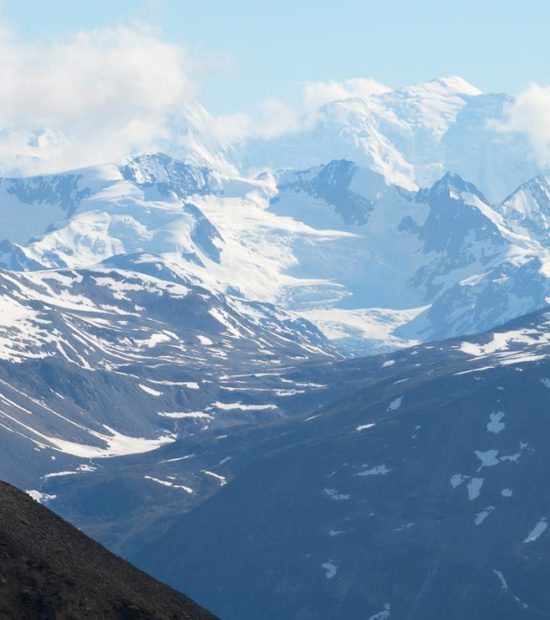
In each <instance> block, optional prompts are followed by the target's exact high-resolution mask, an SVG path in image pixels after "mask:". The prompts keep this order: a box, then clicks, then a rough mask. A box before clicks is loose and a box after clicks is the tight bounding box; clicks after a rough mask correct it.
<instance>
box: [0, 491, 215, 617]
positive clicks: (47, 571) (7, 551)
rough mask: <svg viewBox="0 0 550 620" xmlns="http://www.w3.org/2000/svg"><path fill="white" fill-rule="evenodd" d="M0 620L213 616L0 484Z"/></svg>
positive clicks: (17, 492) (35, 503)
mask: <svg viewBox="0 0 550 620" xmlns="http://www.w3.org/2000/svg"><path fill="white" fill-rule="evenodd" d="M0 618H5V619H6V620H12V619H13V618H25V619H28V620H33V619H36V620H39V619H40V620H44V619H45V618H60V619H63V620H72V619H74V620H77V619H81V618H82V619H84V618H89V619H90V620H92V619H97V618H106V619H107V618H112V619H113V620H114V619H120V620H122V619H125V620H129V619H135V620H138V619H139V620H146V619H147V620H203V619H204V620H207V619H209V618H212V619H213V618H214V616H213V615H212V614H210V613H209V612H207V611H206V610H204V609H202V608H201V607H199V606H198V605H197V604H196V603H194V602H193V601H192V600H190V599H189V598H187V597H186V596H184V595H183V594H179V593H178V592H175V591H174V590H172V589H170V588H168V587H167V586H165V585H163V584H161V583H159V582H158V581H155V580H154V579H152V578H151V577H149V576H147V575H145V574H144V573H142V572H141V571H139V570H137V569H136V568H134V567H133V566H131V565H130V564H128V563H127V562H125V561H123V560H121V559H119V558H117V557H116V556H114V555H112V554H111V553H109V552H108V551H107V550H106V549H104V548H103V547H101V546H100V545H98V544H97V543H95V542H94V541H92V540H90V539H89V538H87V537H86V536H85V535H84V534H82V533H81V532H79V531H78V530H77V529H75V528H74V527H73V526H71V525H69V524H68V523H66V522H65V521H63V520H62V519H60V518H59V517H57V516H56V515H54V514H53V513H51V512H50V511H49V510H47V509H46V508H43V507H42V506H40V505H39V504H38V503H37V502H35V501H34V500H33V499H31V498H30V497H28V496H27V495H25V494H24V493H23V492H21V491H19V490H17V489H16V488H14V487H12V486H10V485H7V484H5V483H3V482H0Z"/></svg>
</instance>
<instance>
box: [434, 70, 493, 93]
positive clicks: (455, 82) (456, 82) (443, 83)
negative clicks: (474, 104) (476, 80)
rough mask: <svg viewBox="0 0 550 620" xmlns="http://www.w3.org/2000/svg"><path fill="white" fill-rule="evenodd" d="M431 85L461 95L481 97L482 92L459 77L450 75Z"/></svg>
mask: <svg viewBox="0 0 550 620" xmlns="http://www.w3.org/2000/svg"><path fill="white" fill-rule="evenodd" d="M429 84H433V85H436V86H439V87H443V88H445V89H446V90H450V91H454V92H455V93H457V94H461V95H472V96H476V95H481V90H479V88H477V87H476V86H474V85H473V84H470V83H469V82H467V81H466V80H465V79H464V78H462V77H460V76H458V75H449V76H446V77H439V78H434V79H433V80H430V82H429Z"/></svg>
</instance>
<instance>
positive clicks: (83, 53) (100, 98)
mask: <svg viewBox="0 0 550 620" xmlns="http://www.w3.org/2000/svg"><path fill="white" fill-rule="evenodd" d="M0 57H1V58H2V63H1V64H0V84H1V85H2V87H1V88H0V165H2V166H3V167H4V169H6V168H20V169H23V171H25V172H41V171H50V170H55V169H63V168H66V167H77V166H82V165H88V164H95V163H98V162H102V161H113V160H116V159H120V158H123V157H125V156H126V155H128V154H129V153H131V152H135V151H142V150H151V149H154V148H155V147H156V146H157V145H158V143H159V142H160V141H163V140H167V139H170V138H171V133H172V131H173V127H174V126H175V124H177V119H178V118H179V117H180V116H184V115H183V114H182V111H183V110H185V111H186V112H187V114H186V115H185V116H189V112H191V116H193V115H194V116H195V117H199V118H194V119H193V120H196V121H197V122H203V121H204V119H201V118H200V115H201V110H200V108H199V107H198V106H196V105H195V104H194V102H193V97H194V90H195V89H194V82H193V75H194V71H193V70H194V67H193V64H192V63H191V61H190V60H189V58H188V57H187V55H186V54H185V51H184V50H183V48H182V47H181V46H179V45H174V44H170V43H167V42H165V41H163V40H161V39H160V37H159V36H158V34H157V33H156V32H155V31H154V30H153V29H151V28H148V27H132V28H131V27H118V28H108V29H103V30H98V31H92V32H79V33H77V34H74V35H73V36H71V37H68V38H66V39H64V40H58V41H54V42H52V43H49V44H37V43H28V42H22V41H19V40H17V39H16V38H15V37H14V36H13V35H12V34H11V33H10V32H8V31H7V30H6V29H1V30H0Z"/></svg>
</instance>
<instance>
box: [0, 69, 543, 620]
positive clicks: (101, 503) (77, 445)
mask: <svg viewBox="0 0 550 620" xmlns="http://www.w3.org/2000/svg"><path fill="white" fill-rule="evenodd" d="M511 103H512V98H510V97H508V96H506V95H498V94H482V93H480V92H479V91H478V90H477V89H476V88H474V87H473V86H471V85H469V84H467V83H466V82H465V81H464V80H462V79H460V78H443V79H438V80H433V81H432V82H429V83H427V84H422V85H416V86H412V87H407V88H401V89H396V90H389V89H382V91H379V92H378V91H377V92H376V93H373V94H372V95H370V96H368V97H352V98H349V99H345V100H341V101H340V100H339V101H331V102H325V103H323V104H322V105H321V106H320V107H319V108H318V109H316V110H315V112H314V113H308V115H306V116H305V117H304V118H303V119H302V123H301V124H300V127H299V129H293V130H289V131H286V132H285V133H284V134H281V135H275V136H273V135H272V136H269V137H267V136H263V137H262V136H255V137H252V136H249V137H248V138H247V139H242V140H241V141H236V142H234V143H231V144H226V143H224V144H222V143H221V142H220V141H218V140H217V139H216V137H215V135H214V134H212V133H211V132H210V130H209V128H208V126H209V125H208V123H209V117H208V114H207V113H206V111H204V110H203V109H202V108H200V107H197V108H196V109H195V108H192V107H191V108H190V110H191V111H190V112H189V114H188V116H189V122H188V125H187V127H186V129H185V131H186V132H187V137H188V139H187V140H186V142H185V146H186V148H185V149H184V150H181V149H180V150H177V149H176V151H177V153H176V152H172V151H171V150H170V148H169V146H170V145H166V146H167V149H166V150H167V151H169V152H170V153H171V154H170V155H168V154H165V153H144V154H136V155H134V156H131V157H128V158H126V159H125V160H124V161H119V162H111V163H102V164H99V165H97V166H92V167H89V168H85V169H79V170H71V171H64V172H60V173H57V174H51V175H42V176H31V177H22V176H5V177H3V178H1V179H0V309H1V311H2V320H1V321H0V448H1V449H0V478H1V479H5V480H7V481H8V482H10V483H12V484H16V485H17V486H19V487H20V488H22V489H24V490H26V491H27V492H28V493H29V494H30V495H31V496H32V497H33V498H34V499H35V500H37V501H38V502H40V503H43V504H45V505H47V506H48V507H50V508H52V509H53V510H55V511H56V512H57V513H58V514H60V515H62V516H63V517H64V518H66V519H67V520H69V521H70V522H72V523H74V524H76V525H77V526H78V527H79V528H81V529H83V530H84V531H85V532H86V533H88V534H89V535H91V536H92V537H93V538H95V539H96V540H98V541H100V542H101V543H103V544H105V545H106V546H107V547H108V548H109V549H111V550H113V551H115V552H116V553H118V554H120V555H122V556H123V557H125V558H128V559H131V560H132V561H135V562H136V563H137V564H138V565H139V566H141V567H142V568H144V569H146V570H148V571H149V572H150V573H151V574H153V575H155V576H156V577H158V578H161V579H162V580H164V581H167V582H168V583H170V584H171V585H173V586H175V587H177V588H183V589H184V590H185V591H186V592H187V591H188V592H189V594H190V595H191V596H193V598H195V599H196V600H198V601H200V602H201V604H204V605H205V606H206V607H208V608H209V609H212V610H213V611H214V612H215V613H218V614H220V615H221V617H223V618H229V619H231V618H235V619H236V618H239V619H243V618H255V617H257V615H255V614H257V610H258V609H261V610H262V617H263V618H266V619H268V618H281V617H289V618H303V619H304V620H305V619H309V618H337V617H342V618H344V617H345V618H357V620H365V618H367V619H368V620H386V619H388V618H400V619H401V618H403V619H404V618H411V619H416V618H418V619H420V618H426V617H438V616H439V615H443V614H444V613H445V614H446V615H450V614H451V615H450V617H456V618H459V617H460V618H462V617H464V615H465V614H466V613H468V615H472V616H473V617H479V618H486V617H490V616H491V614H493V617H499V618H508V617H509V618H520V617H521V618H523V617H525V618H539V617H541V618H544V617H548V613H549V612H548V611H547V610H548V609H550V601H548V599H547V596H546V594H545V589H544V587H543V585H542V581H541V580H542V576H544V575H545V574H546V572H547V570H548V567H547V566H546V560H545V555H544V548H545V547H544V545H545V544H546V539H545V537H544V532H545V530H546V522H547V519H548V518H549V517H548V507H547V506H546V504H545V503H544V497H543V496H542V495H541V494H540V493H537V489H540V485H541V484H542V482H541V481H542V480H544V477H545V475H546V473H547V468H548V466H547V463H546V461H545V458H544V447H543V445H542V444H541V442H542V441H543V437H544V433H545V432H546V429H545V421H544V419H545V418H544V415H545V414H544V410H545V407H546V404H547V403H548V392H547V389H548V386H549V385H550V378H549V377H550V372H549V371H548V368H547V364H546V360H547V358H548V342H549V340H548V338H549V337H548V320H549V319H548V310H547V308H548V304H549V302H550V251H549V243H548V241H549V228H550V176H549V175H548V174H546V173H545V171H544V170H541V169H539V168H538V166H537V164H536V162H535V160H534V159H533V158H532V156H531V155H530V147H529V144H528V143H527V139H526V138H525V137H522V136H519V135H516V134H511V133H509V132H507V131H505V130H504V129H503V126H504V124H505V122H506V118H507V113H508V112H507V111H508V109H509V106H510V105H511ZM176 155H179V158H178V156H176ZM497 465H498V467H497ZM404 489H405V491H404ZM492 524H494V526H493V525H492ZM539 539H540V540H539ZM480 549H481V550H482V552H481V551H480ZM221 556H222V557H223V558H224V561H223V562H220V561H219V558H220V557H221ZM413 560H414V561H413ZM449 601H453V604H452V605H451V607H453V608H455V609H454V610H453V609H450V608H449ZM451 612H452V613H455V616H452V613H451ZM457 614H458V615H457ZM461 614H462V615H461ZM545 614H546V615H545Z"/></svg>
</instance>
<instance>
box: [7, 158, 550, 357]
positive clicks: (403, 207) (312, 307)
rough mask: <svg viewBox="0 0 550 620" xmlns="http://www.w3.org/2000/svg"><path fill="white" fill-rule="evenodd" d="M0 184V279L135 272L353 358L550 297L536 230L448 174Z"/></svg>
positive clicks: (168, 162) (162, 163)
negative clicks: (252, 312) (296, 316)
mask: <svg viewBox="0 0 550 620" xmlns="http://www.w3.org/2000/svg"><path fill="white" fill-rule="evenodd" d="M532 184H535V181H533V182H532ZM0 187H1V189H2V195H3V196H4V201H2V203H1V204H2V205H3V208H2V209H0V217H2V218H3V221H4V223H5V225H4V227H3V234H4V235H5V239H4V240H3V241H1V242H0V250H1V251H2V253H1V254H0V261H1V262H2V264H3V266H4V267H5V268H8V269H12V270H13V269H15V270H33V271H37V270H38V271H39V270H43V269H52V268H54V269H62V268H73V269H82V268H87V267H90V266H94V265H99V264H102V263H103V264H105V265H108V266H110V267H119V268H130V269H136V268H138V270H141V271H143V270H144V269H147V270H148V271H146V272H147V273H150V274H151V275H154V276H156V277H160V278H164V279H168V280H173V279H174V278H175V279H178V278H179V279H183V280H185V281H190V282H193V283H194V284H195V285H198V286H203V287H206V288H209V289H210V290H212V291H214V292H217V293H220V294H225V293H227V294H229V295H233V294H236V295H238V296H239V297H241V298H244V299H247V300H249V301H253V302H256V301H260V302H268V303H275V304H277V305H279V306H281V307H283V308H285V309H286V310H290V311H291V312H297V313H300V314H301V315H302V316H303V317H304V318H306V319H308V320H310V321H312V322H313V323H315V324H316V325H317V326H318V327H319V328H320V329H321V330H322V331H323V332H324V333H325V335H326V336H328V337H329V338H330V339H332V340H334V341H335V342H336V343H337V344H338V345H339V346H341V347H343V348H344V349H346V350H347V351H350V352H355V353H357V352H369V351H371V350H376V349H380V348H394V347H398V346H406V345H408V344H411V343H414V342H415V341H424V340H429V339H434V338H447V337H451V336H455V335H458V334H461V333H467V332H476V331H480V330H483V329H488V328H490V327H492V326H494V325H497V324H499V323H502V322H504V321H506V320H509V319H511V318H513V317H515V316H519V315H521V314H524V313H526V312H529V311H532V310H535V309H537V308H540V307H542V306H544V305H545V303H546V298H547V297H548V275H549V273H550V272H549V270H548V261H549V257H548V250H547V249H546V247H545V243H544V238H543V237H544V235H543V233H540V232H539V233H537V234H531V233H530V230H528V229H527V228H526V227H525V225H523V224H522V226H520V227H518V226H519V224H518V222H517V218H515V217H513V216H512V215H511V213H512V212H511V211H510V207H509V206H508V205H509V204H510V201H511V200H512V199H509V200H508V201H506V202H505V203H503V205H501V207H499V208H497V209H495V208H493V207H492V205H491V204H489V202H488V201H487V200H486V198H485V197H484V196H483V194H482V193H481V192H480V191H479V190H478V189H477V188H476V187H475V186H474V185H472V184H471V183H468V182H466V181H464V180H463V179H462V178H460V177H459V176H457V175H453V174H450V173H448V174H446V175H445V176H444V177H443V178H442V179H440V180H439V181H437V182H436V183H435V184H434V185H433V186H432V187H431V188H429V189H424V190H419V191H410V190H406V189H404V188H402V187H400V186H396V185H389V184H388V183H387V182H386V181H385V179H384V177H383V176H382V175H380V174H379V173H376V172H373V171H369V170H366V169H363V168H360V167H358V166H357V165H356V164H355V163H353V162H350V161H347V160H335V161H332V162H330V163H328V164H326V165H322V166H317V167H314V168H310V169H307V170H303V171H292V170H285V171H282V172H280V173H277V174H276V175H275V176H273V175H267V174H264V175H260V176H259V177H257V178H254V179H246V178H243V177H236V176H227V175H223V174H221V173H219V172H216V171H214V170H212V169H210V168H205V167H196V166H191V165H189V164H185V163H183V162H180V161H178V160H174V159H172V158H169V157H167V156H165V155H143V156H140V157H137V158H134V159H130V160H127V161H125V162H123V163H122V164H120V165H114V164H113V165H110V166H102V167H99V168H91V169H86V170H82V171H77V172H72V173H68V174H67V175H54V176H51V177H35V178H30V179H4V180H2V182H1V185H0ZM525 187H528V186H525ZM520 192H525V189H522V190H520ZM537 196H538V197H539V202H541V201H542V204H540V205H538V207H537V213H538V214H539V216H538V217H539V219H540V218H541V217H542V218H544V212H545V211H544V209H547V208H548V206H547V205H548V202H545V195H544V194H540V193H539V194H537ZM537 204H538V203H537ZM15 210H17V212H18V213H21V214H22V217H21V218H17V219H16V221H15V222H14V220H13V217H12V219H11V221H10V217H11V214H13V212H14V211H15ZM515 212H516V211H514V212H513V213H515ZM35 214H36V216H35ZM537 221H538V220H537ZM544 221H545V220H544V219H543V220H541V222H543V223H542V224H540V223H539V226H542V225H544ZM541 234H542V235H543V236H542V237H541ZM153 263H154V264H155V266H154V267H152V266H151V265H152V264H153ZM137 265H140V266H139V267H136V266H137ZM147 265H148V267H146V266H147ZM151 270H153V271H151ZM489 293H490V294H489Z"/></svg>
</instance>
